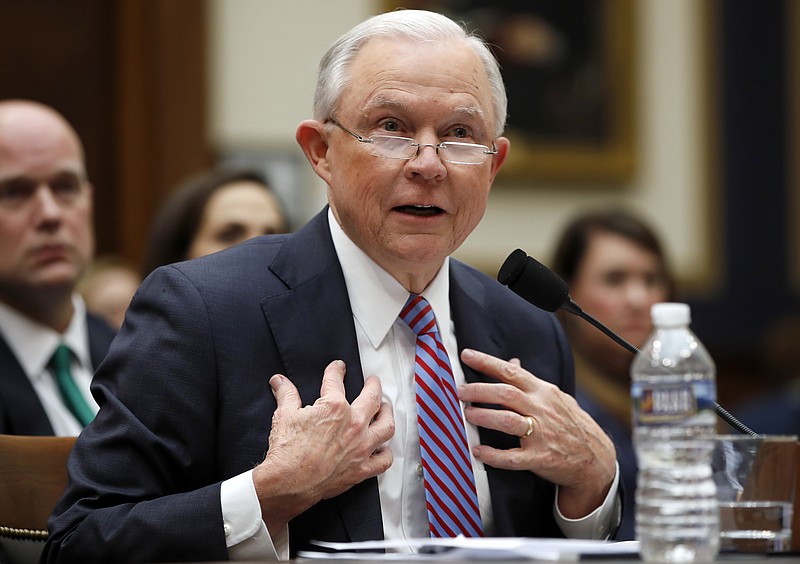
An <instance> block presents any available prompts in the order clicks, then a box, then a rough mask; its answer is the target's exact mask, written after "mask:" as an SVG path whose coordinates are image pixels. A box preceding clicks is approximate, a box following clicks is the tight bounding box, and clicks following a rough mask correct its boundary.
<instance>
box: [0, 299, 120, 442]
mask: <svg viewBox="0 0 800 564" xmlns="http://www.w3.org/2000/svg"><path fill="white" fill-rule="evenodd" d="M86 324H87V329H88V331H89V354H90V356H91V360H92V368H97V367H98V366H100V363H101V362H102V360H103V358H104V357H105V356H106V353H107V352H108V347H109V346H110V345H111V341H112V340H113V339H114V334H115V333H114V330H113V329H111V327H109V326H108V324H107V323H106V322H105V321H103V320H101V319H100V318H99V317H96V316H94V315H92V314H87V316H86ZM0 433H2V434H7V435H52V434H53V427H52V426H51V425H50V420H49V419H48V418H47V414H46V413H45V411H44V408H43V407H42V404H41V402H40V401H39V397H38V396H37V395H36V391H35V390H34V389H33V385H32V384H31V381H30V379H29V378H28V376H27V375H26V374H25V371H24V370H23V369H22V366H20V363H19V361H18V360H17V358H16V356H14V353H13V352H11V349H10V348H9V346H8V344H7V343H6V341H5V340H4V339H3V338H2V337H1V336H0Z"/></svg>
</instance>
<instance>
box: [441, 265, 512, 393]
mask: <svg viewBox="0 0 800 564" xmlns="http://www.w3.org/2000/svg"><path fill="white" fill-rule="evenodd" d="M474 276H475V275H474V274H473V273H472V272H471V271H469V270H468V269H467V267H466V266H465V265H463V264H461V263H459V262H458V261H456V260H454V259H450V311H451V312H450V314H451V316H452V317H453V325H454V326H455V328H456V341H457V342H458V350H459V352H460V351H461V350H463V349H465V348H470V349H475V350H477V351H481V352H485V353H488V354H491V355H493V356H497V357H499V358H505V356H504V355H505V349H504V346H503V343H502V342H501V341H500V340H499V338H498V332H497V330H496V324H497V321H496V320H495V319H494V317H493V316H492V315H491V313H490V312H489V311H488V308H487V306H486V297H485V293H484V290H483V287H482V285H481V284H480V283H479V282H478V281H477V280H476V279H475V277H474ZM461 368H462V369H463V371H464V378H465V379H466V381H467V382H488V381H491V379H489V378H487V377H486V376H484V375H483V374H481V373H480V372H476V371H475V370H473V369H472V368H470V367H469V366H466V365H464V364H463V363H462V364H461Z"/></svg>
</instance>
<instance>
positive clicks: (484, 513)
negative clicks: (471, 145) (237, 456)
mask: <svg viewBox="0 0 800 564" xmlns="http://www.w3.org/2000/svg"><path fill="white" fill-rule="evenodd" d="M328 220H329V224H330V226H331V235H332V236H333V243H334V247H335V248H336V253H337V255H338V258H339V262H340V263H341V265H342V271H343V272H344V278H345V283H346V285H347V293H348V296H349V299H350V306H351V308H352V310H353V317H354V321H355V328H356V337H357V339H358V350H359V355H360V357H361V365H362V369H363V372H364V376H365V377H368V376H377V377H379V378H380V381H381V387H382V389H383V398H384V400H386V401H388V402H389V403H390V404H391V405H392V407H393V410H394V419H395V434H394V437H392V439H391V440H390V441H389V445H388V446H389V448H390V449H391V451H392V453H393V455H394V462H393V463H392V466H391V467H390V468H389V469H388V470H387V471H386V472H384V473H383V474H382V475H380V476H378V489H379V493H380V501H381V515H382V518H383V531H384V536H385V538H387V539H411V538H424V537H427V536H428V535H429V530H428V515H427V510H426V504H425V486H424V483H423V480H422V465H421V459H420V448H419V436H418V432H417V412H416V389H415V384H414V359H415V354H416V337H415V335H414V333H413V332H412V331H411V329H409V328H408V326H407V325H406V324H405V323H404V322H403V321H402V320H401V319H399V318H398V315H399V314H400V310H401V309H402V308H403V306H404V305H405V303H406V301H407V300H408V297H409V293H408V291H407V290H406V289H405V288H403V286H402V285H401V284H400V283H399V282H398V281H397V280H396V279H394V278H393V277H392V276H391V275H390V274H389V273H387V272H386V271H385V270H383V269H382V268H380V267H379V266H378V265H377V264H375V263H374V262H373V261H372V260H370V259H369V257H367V255H366V254H365V253H364V252H363V251H362V250H361V249H360V248H358V247H357V246H356V245H355V244H354V243H353V242H352V241H351V240H350V239H349V238H348V237H347V236H346V235H345V233H344V232H343V231H342V229H341V228H340V226H339V225H338V224H337V223H336V220H335V218H334V217H333V214H332V213H331V212H330V211H329V212H328ZM448 261H449V259H446V260H445V262H444V264H443V266H442V268H441V269H440V271H439V273H438V274H437V275H436V277H435V278H434V280H433V281H432V282H431V283H430V284H429V285H428V287H427V288H426V289H425V290H424V291H423V293H422V295H423V296H424V297H425V298H426V299H427V300H428V302H429V303H430V304H431V307H432V308H433V311H434V314H435V315H436V321H437V323H438V325H439V334H440V336H441V338H442V342H443V343H444V346H445V349H446V350H447V354H448V356H449V357H450V360H451V365H452V368H453V376H454V378H455V381H456V387H458V386H459V385H461V384H462V383H464V373H463V371H462V370H461V364H460V363H459V362H458V358H459V356H458V347H457V343H456V335H455V328H454V327H453V322H452V319H451V317H450V300H449V290H450V278H449V276H448V265H449V262H448ZM331 360H334V359H333V358H332V359H331ZM462 408H463V405H462ZM466 429H467V439H468V441H469V444H470V446H472V445H476V444H479V437H478V429H477V427H475V426H474V425H471V424H468V423H467V424H466ZM472 465H473V470H474V473H475V485H476V488H477V491H478V501H479V505H480V509H481V519H482V522H483V528H484V532H485V533H486V535H487V536H491V535H492V534H493V532H494V519H493V516H492V507H491V497H490V493H489V483H488V479H487V476H486V471H485V469H484V467H483V464H482V463H481V462H479V461H477V460H475V459H474V458H473V459H472ZM245 476H250V478H249V483H248V480H246V479H245V478H244V477H245ZM617 481H618V478H615V482H614V487H612V489H611V492H609V495H608V497H607V499H606V502H605V503H604V505H603V506H601V508H598V509H597V510H595V512H593V513H592V514H591V515H589V516H587V517H585V518H583V519H578V520H569V519H566V518H564V517H562V516H561V515H560V514H559V512H558V511H557V510H555V514H556V519H557V522H558V523H559V526H560V527H561V529H562V531H563V532H564V533H565V534H566V535H568V536H572V537H575V538H605V537H607V536H608V534H609V533H610V528H611V526H612V524H616V521H615V520H614V515H615V512H617V513H618V508H617V507H616V506H617V505H618V504H617V503H616V499H617V495H616V493H617ZM234 482H235V483H236V484H238V486H239V488H237V490H236V493H233V492H234V487H233V484H234ZM229 496H230V498H229ZM234 498H235V500H234ZM248 498H249V501H248ZM243 503H246V504H247V505H248V506H249V509H245V508H244V507H243V506H242V505H240V504H243ZM222 511H223V518H224V520H225V524H226V525H225V526H226V535H228V536H227V539H228V547H229V553H230V556H231V558H233V559H244V558H253V557H256V556H257V557H259V558H273V559H274V558H279V559H286V558H288V540H289V539H288V531H287V532H285V534H281V537H282V538H281V539H280V542H279V541H278V539H272V540H273V541H274V544H273V543H272V542H268V539H269V534H268V533H267V531H266V527H265V526H264V525H263V522H262V521H261V517H260V505H259V503H258V499H257V498H256V497H255V487H254V486H253V484H252V471H250V472H247V473H245V474H242V475H240V476H238V477H236V478H233V479H232V480H229V481H226V482H223V488H222ZM245 513H246V514H248V515H249V517H244V514H245ZM234 514H236V515H234ZM252 519H257V520H258V521H259V522H260V525H259V524H258V523H256V524H254V523H253V522H252V521H251V520H252ZM254 534H255V535H257V536H258V538H259V540H260V542H259V543H258V544H261V547H260V548H258V549H256V548H255V546H253V545H255V544H256V542H255V541H254V540H253V538H252V536H251V535H254ZM242 541H244V542H242ZM239 543H241V545H240V544H239ZM283 543H286V544H285V545H284V544H283ZM240 550H241V551H242V554H240ZM408 550H411V549H410V548H409V549H408Z"/></svg>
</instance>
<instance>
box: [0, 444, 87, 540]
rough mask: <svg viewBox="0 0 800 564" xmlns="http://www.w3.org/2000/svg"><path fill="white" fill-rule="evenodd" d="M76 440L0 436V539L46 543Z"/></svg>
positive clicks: (64, 485) (65, 483) (64, 486)
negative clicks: (48, 528) (69, 457)
mask: <svg viewBox="0 0 800 564" xmlns="http://www.w3.org/2000/svg"><path fill="white" fill-rule="evenodd" d="M74 443H75V437H30V436H17V435H2V434H0V537H6V538H12V539H26V540H39V541H44V540H46V539H47V520H48V518H49V517H50V514H51V513H52V512H53V508H54V507H55V505H56V502H58V500H59V499H60V498H61V495H62V494H63V493H64V489H65V488H66V486H67V457H68V456H69V453H70V451H71V450H72V445H73V444H74Z"/></svg>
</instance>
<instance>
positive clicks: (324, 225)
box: [261, 208, 383, 540]
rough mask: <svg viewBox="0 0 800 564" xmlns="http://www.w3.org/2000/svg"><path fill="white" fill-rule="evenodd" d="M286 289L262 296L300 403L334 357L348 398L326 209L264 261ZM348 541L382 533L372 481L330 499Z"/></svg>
mask: <svg viewBox="0 0 800 564" xmlns="http://www.w3.org/2000/svg"><path fill="white" fill-rule="evenodd" d="M270 270H272V272H274V273H275V275H276V276H278V278H280V279H281V280H282V281H283V282H284V284H285V285H286V289H285V291H283V292H280V293H278V294H276V295H273V296H268V297H266V298H265V299H264V300H262V302H261V305H262V308H263V310H264V314H265V315H266V317H267V321H268V323H269V325H270V328H271V329H272V333H273V335H274V337H275V341H276V343H277V346H278V349H279V350H280V354H281V357H282V360H283V363H284V366H285V368H286V376H287V377H288V378H289V379H290V380H292V382H293V383H294V384H295V386H297V389H298V391H299V392H300V396H301V398H302V401H303V405H308V404H311V403H313V402H314V401H315V400H316V399H317V398H318V397H319V389H320V384H321V382H322V373H323V370H324V369H325V367H326V366H327V365H328V364H329V363H330V362H331V361H332V360H335V359H341V360H343V361H344V362H345V364H346V365H347V372H346V374H345V380H344V384H345V393H346V396H347V399H348V401H350V402H352V401H353V400H354V399H355V398H356V396H357V395H358V394H359V393H360V391H361V389H362V388H363V386H364V375H363V372H362V369H361V361H360V356H359V353H358V342H357V339H356V332H355V326H354V322H353V312H352V310H351V309H350V301H349V299H348V296H347V287H346V285H345V281H344V275H343V274H342V269H341V266H340V264H339V261H338V259H337V256H336V251H335V249H334V247H333V241H332V240H331V236H330V230H329V227H328V221H327V208H326V209H325V210H323V211H322V212H321V213H320V214H318V215H317V216H316V217H315V218H313V219H312V220H311V221H310V222H309V223H308V224H307V225H306V226H305V227H304V228H303V229H301V230H300V231H298V232H297V233H295V234H294V235H293V236H292V237H290V238H289V239H287V241H286V243H284V245H283V247H282V249H281V251H280V252H279V253H278V255H277V256H276V257H275V260H274V261H273V262H272V264H271V265H270ZM336 503H337V504H338V506H339V509H338V512H339V514H340V515H341V518H342V520H343V522H344V526H345V528H346V529H347V531H348V534H349V536H350V538H351V539H352V540H366V539H376V538H382V537H383V527H382V525H381V517H380V499H379V496H378V482H377V479H374V478H373V479H371V480H368V481H366V482H364V483H362V484H359V485H358V486H356V487H354V488H352V489H351V490H349V491H348V492H346V493H345V494H344V495H341V496H338V497H337V498H336Z"/></svg>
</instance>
